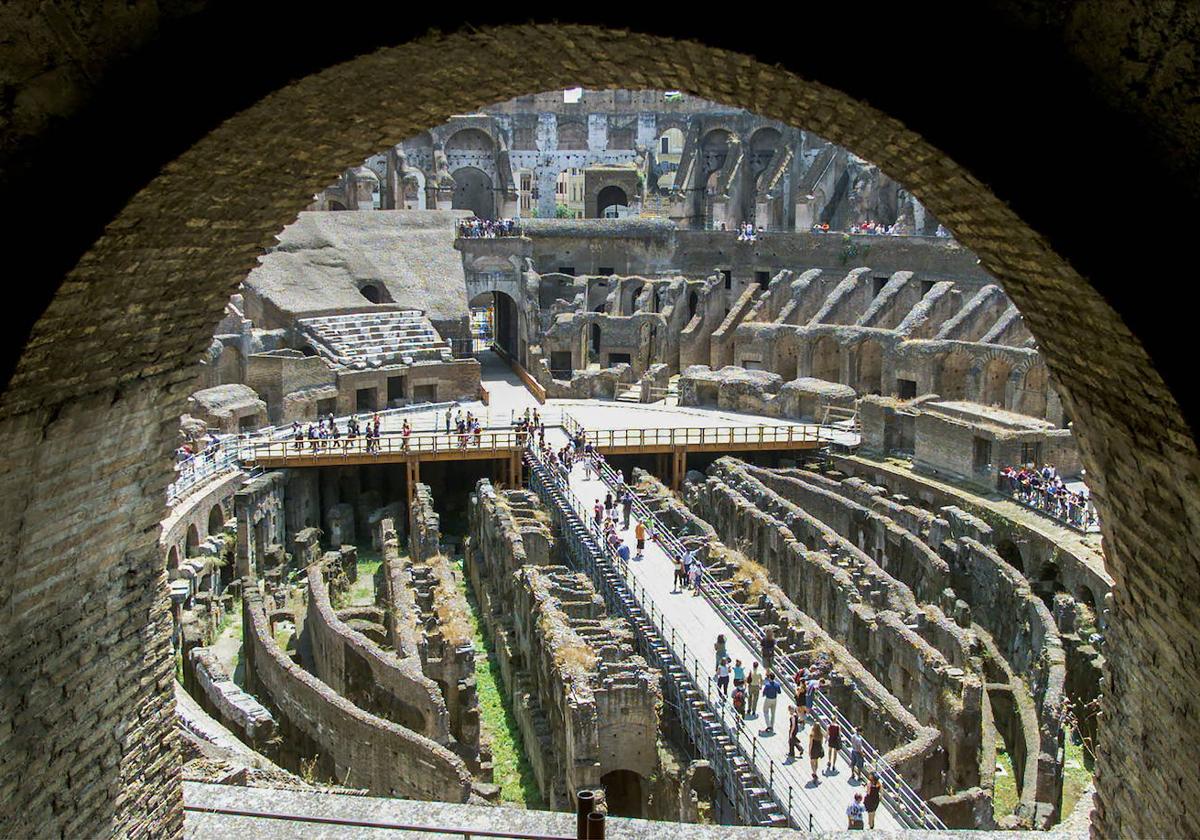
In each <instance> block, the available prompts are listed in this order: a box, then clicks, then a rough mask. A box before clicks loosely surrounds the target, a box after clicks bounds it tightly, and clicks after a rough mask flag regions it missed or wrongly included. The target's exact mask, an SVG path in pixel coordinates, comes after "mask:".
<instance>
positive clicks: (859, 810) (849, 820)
mask: <svg viewBox="0 0 1200 840" xmlns="http://www.w3.org/2000/svg"><path fill="white" fill-rule="evenodd" d="M866 812H867V809H866V808H865V807H864V806H863V795H862V794H861V793H855V794H854V801H853V802H851V803H850V805H849V806H847V808H846V828H848V829H849V830H851V831H854V830H859V831H861V830H862V827H863V815H864V814H866ZM871 827H872V828H874V826H871Z"/></svg>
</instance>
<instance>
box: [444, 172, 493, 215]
mask: <svg viewBox="0 0 1200 840" xmlns="http://www.w3.org/2000/svg"><path fill="white" fill-rule="evenodd" d="M451 177H452V178H453V179H454V198H453V200H452V202H451V204H450V206H451V207H452V208H453V209H455V210H470V211H471V212H472V213H474V214H475V215H476V216H478V217H479V218H481V219H491V218H493V217H494V216H495V215H496V195H495V192H494V191H493V189H492V179H491V177H490V176H489V175H488V174H487V173H486V172H484V171H483V170H482V169H478V168H476V167H474V166H463V167H461V168H459V169H456V170H454V172H452V173H451Z"/></svg>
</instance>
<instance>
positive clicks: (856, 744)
mask: <svg viewBox="0 0 1200 840" xmlns="http://www.w3.org/2000/svg"><path fill="white" fill-rule="evenodd" d="M864 758H865V756H864V755H863V739H862V733H861V732H859V731H858V730H855V731H854V734H852V735H851V736H850V778H851V779H853V780H854V781H855V782H861V781H862V778H863V775H862V773H863V759H864Z"/></svg>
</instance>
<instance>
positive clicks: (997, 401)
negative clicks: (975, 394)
mask: <svg viewBox="0 0 1200 840" xmlns="http://www.w3.org/2000/svg"><path fill="white" fill-rule="evenodd" d="M1011 373H1012V364H1011V363H1010V362H1008V361H1007V360H1005V359H1001V358H995V359H990V360H989V361H988V363H987V365H985V366H984V368H983V387H982V389H981V392H980V395H979V401H980V402H981V403H983V404H984V405H991V406H996V407H997V408H1004V406H1005V397H1006V392H1007V389H1008V377H1009V374H1011Z"/></svg>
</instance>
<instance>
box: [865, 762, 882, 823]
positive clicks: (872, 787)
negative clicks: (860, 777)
mask: <svg viewBox="0 0 1200 840" xmlns="http://www.w3.org/2000/svg"><path fill="white" fill-rule="evenodd" d="M882 791H883V785H882V784H881V783H880V781H879V774H878V773H876V772H874V771H871V772H870V773H868V774H867V795H866V796H864V797H863V807H864V808H866V809H867V828H874V827H875V812H876V811H877V810H879V795H880V793H881V792H882Z"/></svg>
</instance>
